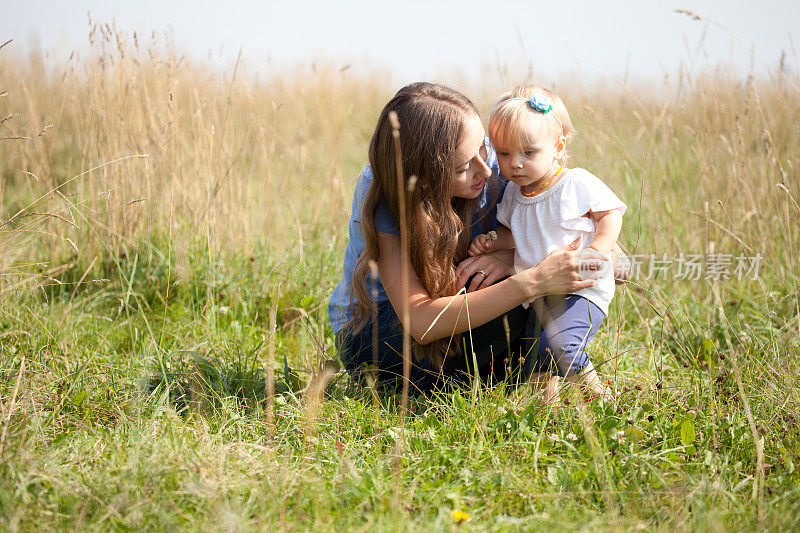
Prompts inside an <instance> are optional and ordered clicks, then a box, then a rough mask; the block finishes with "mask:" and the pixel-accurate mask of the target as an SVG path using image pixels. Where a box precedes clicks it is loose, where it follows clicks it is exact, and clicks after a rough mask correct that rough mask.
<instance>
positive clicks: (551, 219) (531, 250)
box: [497, 168, 627, 316]
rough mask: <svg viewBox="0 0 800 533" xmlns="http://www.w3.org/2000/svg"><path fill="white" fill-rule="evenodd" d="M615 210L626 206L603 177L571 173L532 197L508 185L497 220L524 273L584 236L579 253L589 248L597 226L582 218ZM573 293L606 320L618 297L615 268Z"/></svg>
mask: <svg viewBox="0 0 800 533" xmlns="http://www.w3.org/2000/svg"><path fill="white" fill-rule="evenodd" d="M612 209H619V210H620V213H622V214H624V213H625V210H626V209H627V206H626V205H625V204H624V203H622V200H620V199H619V198H617V195H615V194H614V193H613V192H612V191H611V189H609V188H608V187H607V186H606V184H605V183H603V182H602V181H601V180H600V178H598V177H597V176H595V175H594V174H592V173H590V172H588V171H586V170H584V169H582V168H572V169H568V170H566V171H565V172H564V174H563V175H562V176H561V179H560V180H559V181H558V182H557V183H556V184H555V185H553V186H552V187H551V188H550V189H548V190H546V191H545V192H543V193H542V194H539V195H537V196H534V197H532V198H528V197H527V196H525V195H523V194H522V191H520V187H519V185H517V184H515V183H512V182H509V184H508V187H506V190H505V193H504V194H503V200H502V201H501V202H500V204H499V205H498V206H497V220H498V221H499V222H500V223H501V224H503V225H504V226H506V227H507V228H509V229H510V230H511V233H512V235H513V236H514V242H515V243H516V252H515V254H514V268H515V270H516V271H517V272H520V271H522V270H526V269H528V268H530V267H532V266H534V265H536V264H538V263H539V262H540V261H541V260H542V259H544V258H545V256H546V255H547V254H549V253H550V252H552V251H554V250H556V249H558V248H561V247H563V246H566V245H568V244H570V243H571V242H572V241H574V240H575V239H577V238H578V236H579V235H583V243H582V245H581V248H586V247H588V246H589V244H591V242H592V239H594V233H595V222H594V220H592V219H591V218H590V217H589V216H584V215H587V213H589V211H610V210H612ZM574 294H577V295H580V296H583V297H584V298H586V299H587V300H589V301H591V302H592V303H594V304H595V305H597V306H598V307H599V308H600V309H602V310H603V313H605V314H606V316H607V315H608V305H609V303H611V299H612V298H613V297H614V272H613V269H612V268H608V269H606V274H605V275H604V276H603V277H602V278H600V279H598V280H597V283H596V284H595V285H594V287H590V288H588V289H582V290H580V291H578V292H576V293H574Z"/></svg>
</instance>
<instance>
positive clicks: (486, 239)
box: [469, 231, 497, 257]
mask: <svg viewBox="0 0 800 533" xmlns="http://www.w3.org/2000/svg"><path fill="white" fill-rule="evenodd" d="M492 234H494V235H492ZM496 240H497V234H496V233H494V232H493V231H490V232H489V233H483V234H481V235H478V236H477V237H475V238H474V239H472V244H470V245H469V255H470V256H473V257H474V256H476V255H481V254H485V253H488V252H491V251H492V250H494V241H496Z"/></svg>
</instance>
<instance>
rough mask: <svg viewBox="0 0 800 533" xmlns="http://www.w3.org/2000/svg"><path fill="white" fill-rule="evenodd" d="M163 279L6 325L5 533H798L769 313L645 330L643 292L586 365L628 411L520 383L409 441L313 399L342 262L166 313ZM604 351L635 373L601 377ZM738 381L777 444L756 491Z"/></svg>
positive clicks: (57, 299)
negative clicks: (267, 408)
mask: <svg viewBox="0 0 800 533" xmlns="http://www.w3.org/2000/svg"><path fill="white" fill-rule="evenodd" d="M312 252H313V253H312ZM137 257H139V258H138V259H137ZM154 257H160V256H159V254H155V255H153V256H148V254H147V253H146V252H142V253H141V255H137V253H133V252H129V253H128V254H126V257H125V258H124V259H121V258H119V257H118V258H116V260H115V261H112V262H110V264H114V265H115V266H114V267H113V268H111V267H108V268H109V273H108V275H109V276H110V277H109V279H110V281H109V282H107V283H105V284H102V285H99V284H92V285H90V286H88V287H85V288H82V289H80V290H79V291H77V293H76V296H75V298H73V299H72V303H71V304H69V300H70V294H71V290H70V289H69V288H68V286H66V285H56V286H50V287H47V289H46V291H45V292H46V296H45V294H42V293H41V291H39V292H36V291H32V292H30V293H29V294H27V295H26V294H20V293H18V294H16V296H17V297H16V298H14V299H13V300H12V299H9V300H8V301H9V302H10V303H11V305H6V306H4V308H3V310H2V318H0V327H1V328H2V329H0V331H2V335H3V337H2V348H0V354H1V355H2V381H1V382H0V391H2V397H3V399H4V402H3V407H4V409H3V413H4V415H6V416H8V417H9V420H8V423H4V424H3V428H4V429H6V430H7V433H6V435H5V440H4V443H3V449H2V452H1V453H2V454H3V459H4V460H3V463H2V465H0V484H1V485H0V516H2V517H3V518H2V519H0V520H2V524H3V527H5V528H11V529H17V528H21V529H38V528H40V527H46V528H57V529H62V528H68V529H73V528H84V527H88V528H90V529H108V528H112V529H128V528H140V527H148V528H155V529H167V528H172V527H180V528H184V529H207V528H212V529H236V528H242V529H264V528H269V529H276V528H278V529H280V528H283V529H290V530H294V529H297V530H304V529H309V528H322V529H324V530H333V529H339V530H341V529H343V528H344V529H348V530H349V529H358V528H360V527H374V528H378V529H388V530H416V529H433V530H450V529H454V528H457V527H459V526H457V525H456V524H455V522H454V520H453V517H452V514H451V513H452V511H453V510H462V511H465V512H467V513H469V514H470V515H471V517H472V518H471V521H470V522H469V523H468V524H467V526H466V527H469V528H473V529H478V530H516V529H518V528H520V527H524V528H526V529H533V530H536V529H543V530H544V529H551V528H553V527H568V528H592V529H604V530H605V529H610V530H618V529H628V528H634V529H635V528H639V527H646V528H648V529H651V528H655V529H675V528H677V529H699V530H729V529H751V528H758V527H761V528H769V529H778V530H780V529H791V528H792V527H793V525H794V526H796V525H798V520H800V518H799V516H800V515H799V513H800V498H799V496H800V494H798V488H797V487H798V482H800V472H798V470H797V465H798V463H800V430H798V424H797V420H796V418H795V416H796V415H795V414H794V413H795V410H794V406H796V404H797V403H796V402H797V400H798V398H797V380H796V378H795V376H796V375H797V367H798V361H797V357H796V354H797V353H798V351H797V348H798V345H797V338H796V336H792V337H791V338H786V336H785V333H784V332H783V331H782V329H781V326H780V324H778V323H777V322H778V320H776V318H777V317H776V316H772V315H771V314H770V308H771V300H770V299H767V298H761V299H759V298H758V297H756V296H753V297H751V298H749V299H747V300H744V301H740V302H739V303H736V304H734V303H733V302H729V303H728V304H724V305H723V306H722V308H721V310H714V309H713V307H712V306H709V305H705V306H704V305H692V304H691V303H689V304H688V305H685V304H684V305H683V306H682V305H681V302H680V301H673V302H671V305H670V306H669V307H667V305H666V303H667V301H663V302H662V305H663V307H662V309H665V310H666V309H669V312H662V311H659V310H658V309H657V308H656V307H655V306H654V305H653V306H648V307H645V308H643V313H645V322H646V324H647V327H646V328H645V327H644V326H643V325H642V321H641V319H639V317H638V316H636V311H635V307H636V305H639V306H644V305H645V304H646V297H645V296H642V295H638V294H637V292H636V291H628V292H627V293H626V294H625V299H626V300H627V302H626V303H622V302H621V300H622V299H623V298H622V297H618V299H617V301H616V302H617V303H616V304H615V306H614V309H613V312H612V315H611V317H610V318H609V321H608V325H607V326H606V327H605V328H604V329H603V331H602V332H601V334H600V335H599V336H598V339H597V340H596V342H595V347H594V350H595V360H596V362H598V363H600V366H601V368H602V373H603V375H604V376H606V377H610V378H613V379H614V386H615V387H616V389H617V393H618V396H617V397H618V401H617V404H616V405H610V404H609V405H599V404H597V403H595V404H591V405H589V406H584V405H583V404H582V403H580V402H578V401H576V399H575V398H572V401H570V402H569V404H564V405H560V406H558V407H547V406H545V405H543V404H542V403H541V401H540V399H539V398H537V397H534V396H532V395H531V394H530V392H529V391H528V390H527V388H525V387H522V388H516V387H514V386H512V384H507V386H506V385H500V386H498V387H495V388H491V389H485V388H479V389H477V391H473V390H471V389H469V388H467V389H465V390H462V391H459V392H455V393H453V392H451V393H447V394H443V395H440V396H437V397H435V398H433V399H432V400H430V401H422V400H420V401H416V402H415V403H414V409H415V412H416V414H415V416H413V417H412V418H411V419H409V420H407V421H406V422H403V421H402V420H401V419H400V416H399V414H398V410H397V408H396V403H397V398H395V397H393V396H391V395H387V394H383V395H381V396H379V403H378V404H375V403H374V400H373V398H372V396H371V395H370V393H369V392H368V391H366V390H364V389H363V388H360V387H359V386H357V385H356V384H354V383H351V381H350V380H349V378H348V377H347V376H346V374H344V373H339V374H337V375H336V376H335V377H334V379H333V381H332V383H331V384H330V385H329V386H328V389H327V391H326V394H325V397H324V401H323V407H322V411H321V412H320V413H317V414H316V415H313V410H312V409H310V408H309V405H308V401H309V400H308V399H307V397H306V395H304V394H303V393H302V392H301V391H300V390H299V389H300V387H302V386H303V385H305V384H306V383H307V382H309V381H311V380H313V376H314V375H315V373H316V372H317V370H318V368H319V365H320V364H322V363H324V361H325V360H326V359H329V358H333V357H334V355H335V354H334V351H333V349H332V347H331V335H330V331H329V329H328V326H327V325H326V323H325V320H324V317H323V316H322V314H323V313H324V306H321V304H324V302H325V298H326V296H327V292H328V291H327V289H326V287H330V286H331V284H332V283H333V282H334V281H335V278H336V274H337V263H338V261H337V260H336V258H335V257H333V256H332V255H331V254H330V253H329V251H328V250H327V249H325V248H324V247H320V246H317V247H315V248H314V249H313V250H312V251H309V250H308V249H307V250H306V261H307V262H306V263H305V264H300V265H299V266H298V268H296V269H294V271H293V272H292V274H291V275H287V277H286V281H287V285H282V286H281V287H282V289H283V292H282V293H281V298H280V299H276V300H275V301H271V300H270V298H271V296H270V293H267V294H261V292H262V291H261V289H262V288H263V280H262V279H261V278H260V274H261V272H263V270H262V269H261V268H251V267H250V266H249V265H250V264H251V262H250V261H249V259H248V258H236V257H228V258H226V259H225V260H224V261H223V260H222V259H220V260H219V261H217V262H215V264H214V266H213V288H210V286H211V285H212V284H211V283H209V280H208V279H204V278H203V276H202V275H198V277H197V278H196V279H194V280H193V281H192V283H191V284H188V283H186V284H184V283H181V284H179V285H178V286H177V287H176V289H175V290H174V291H172V292H171V295H170V298H169V299H168V300H167V301H164V300H163V298H159V297H158V295H159V294H164V292H165V291H164V286H163V284H164V283H165V279H164V277H163V276H162V275H160V274H159V272H161V270H163V264H160V263H159V262H158V261H157V260H155V259H154ZM237 259H238V260H237ZM268 262H269V261H268V259H267V258H264V257H260V258H258V259H256V260H255V261H253V262H252V263H261V264H264V263H268ZM310 265H322V266H321V267H320V266H316V267H311V266H310ZM320 268H321V272H320V270H319V269H320ZM267 270H269V269H267ZM112 271H113V273H112ZM199 271H203V272H208V270H207V269H202V268H201V269H199ZM277 272H278V270H276V271H275V274H276V275H277ZM320 275H321V277H322V283H320V281H319V276H320ZM278 277H280V276H278ZM279 283H283V279H281V280H280V282H279ZM309 287H312V288H309ZM209 291H210V296H209ZM273 294H274V293H273ZM120 300H121V301H123V302H124V301H125V300H127V302H128V303H127V304H125V305H122V306H121V305H120V303H119V302H120ZM261 300H264V301H261ZM659 300H667V299H666V297H662V298H660V299H659V298H655V297H653V298H652V302H651V303H653V302H657V301H659ZM272 305H276V306H277V307H278V310H279V313H278V326H279V327H278V329H277V332H276V351H277V356H276V363H277V367H278V368H277V369H276V375H277V378H278V379H277V382H278V383H277V392H278V397H277V401H276V411H275V414H276V418H275V420H276V423H275V429H274V437H272V438H270V437H268V435H269V434H270V433H271V432H270V430H269V427H268V424H267V420H266V416H265V413H264V408H263V407H264V405H263V399H264V388H263V387H264V382H263V369H264V368H265V365H266V363H265V357H266V356H265V353H266V346H267V344H268V339H267V335H268V331H269V326H268V318H267V315H268V312H266V311H265V309H269V307H270V306H272ZM715 312H716V313H726V316H728V315H729V316H730V320H731V322H732V323H731V324H728V323H727V322H726V321H721V320H719V319H718V318H719V317H718V316H715ZM745 323H747V324H750V325H751V328H750V329H748V330H747V331H750V333H749V335H748V336H747V337H745V336H740V335H739V334H738V331H739V329H740V328H742V327H744V324H745ZM320 324H322V327H321V328H320ZM688 324H692V327H691V328H690V327H688ZM618 330H619V331H618ZM648 332H649V333H648ZM650 336H651V337H652V340H648V339H649V338H650ZM726 338H729V339H730V343H731V344H730V346H728V345H727V344H726V341H725V339H726ZM613 345H618V346H619V348H618V351H619V353H621V354H623V355H621V356H620V357H619V358H615V359H613V360H609V361H606V362H603V359H604V356H603V354H604V353H606V349H607V347H610V346H613ZM23 356H24V357H25V363H24V371H22V373H20V368H21V361H22V357H23ZM284 358H286V361H287V366H288V369H285V368H284V364H283V362H282V361H283V360H284ZM734 365H735V366H734ZM735 367H738V368H739V372H740V375H741V379H742V383H743V386H744V391H745V395H744V398H746V399H747V401H748V405H749V408H750V409H751V410H752V413H753V417H754V422H755V429H756V432H757V434H758V435H759V438H763V439H764V450H765V452H764V479H763V484H762V482H761V481H760V478H759V476H760V474H759V471H760V469H759V465H758V464H757V461H758V458H757V454H756V446H755V442H754V434H753V431H752V429H751V427H750V425H749V423H748V420H747V416H746V414H745V407H744V404H743V401H742V395H741V394H740V392H739V389H738V385H737V383H736V371H735V370H734V368H735ZM18 377H19V378H20V380H21V381H20V387H19V391H18V392H17V394H16V395H14V394H13V392H14V388H15V383H16V380H17V378H18ZM12 396H13V397H14V399H15V402H16V403H15V404H14V405H13V408H11V403H10V400H11V397H12ZM567 397H568V398H569V395H567ZM310 413H312V414H310ZM4 420H5V419H4ZM620 437H621V438H620ZM759 487H761V488H762V493H761V494H759V492H758V488H759ZM759 501H760V502H761V508H762V516H761V519H760V520H759V518H758V508H759Z"/></svg>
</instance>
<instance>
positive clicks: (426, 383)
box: [336, 302, 528, 395]
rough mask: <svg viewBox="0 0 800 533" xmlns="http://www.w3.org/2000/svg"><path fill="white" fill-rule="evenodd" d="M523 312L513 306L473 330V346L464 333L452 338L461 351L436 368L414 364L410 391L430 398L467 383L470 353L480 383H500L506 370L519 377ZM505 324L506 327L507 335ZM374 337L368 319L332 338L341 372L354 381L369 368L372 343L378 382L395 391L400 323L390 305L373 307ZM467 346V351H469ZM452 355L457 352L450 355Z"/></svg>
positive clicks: (400, 368) (426, 363) (399, 367)
mask: <svg viewBox="0 0 800 533" xmlns="http://www.w3.org/2000/svg"><path fill="white" fill-rule="evenodd" d="M527 318H528V310H526V309H523V308H522V307H516V308H514V309H512V310H511V311H509V312H507V313H505V314H503V315H501V316H499V317H497V318H495V319H493V320H491V321H490V322H487V323H486V324H484V325H482V326H478V327H476V328H474V329H472V335H471V338H472V343H473V344H472V345H471V344H470V335H469V333H468V332H466V333H463V334H461V335H456V336H454V337H453V340H452V342H453V343H456V342H457V343H460V345H461V350H454V349H453V348H452V347H451V349H450V350H449V353H450V354H453V355H449V356H448V357H446V358H445V361H444V365H443V366H442V368H441V369H439V368H437V366H436V365H435V364H434V363H432V362H431V361H428V360H423V361H413V363H412V367H411V391H412V392H413V393H415V394H425V395H429V394H430V393H431V392H433V391H434V390H437V389H440V388H442V387H443V386H444V385H445V384H447V383H448V382H455V383H458V382H461V383H464V382H467V381H468V380H469V378H470V376H473V375H474V373H475V371H474V365H473V360H472V352H473V351H474V352H475V359H476V361H477V365H478V374H479V376H480V377H481V378H482V379H483V380H485V381H502V380H503V379H505V378H506V377H507V376H506V374H507V369H508V367H510V368H512V369H516V371H517V372H519V357H520V354H521V353H522V352H523V350H524V349H525V338H524V337H525V335H524V332H525V324H526V322H527ZM504 319H505V320H507V322H508V335H507V334H506V326H505V324H504ZM377 322H378V335H377V338H376V339H373V331H372V330H373V328H372V319H371V318H370V321H369V322H368V323H367V325H366V326H364V328H362V329H361V330H360V331H357V332H345V331H340V332H338V333H337V334H336V347H337V349H338V351H339V358H340V359H341V360H342V363H343V364H344V367H345V368H346V369H347V371H348V372H349V373H350V374H351V375H353V376H356V377H358V376H360V375H361V373H363V372H364V371H365V370H367V369H369V368H371V367H372V363H373V346H374V345H375V344H377V346H378V355H377V369H378V381H379V383H383V384H386V385H389V386H390V387H399V386H400V385H401V384H402V377H403V333H402V328H401V326H400V321H399V319H398V318H397V314H395V312H394V309H393V308H392V306H391V304H390V303H388V302H386V303H384V304H382V305H379V306H378V321H377ZM471 347H472V349H470V348H471ZM454 352H456V353H455V354H454Z"/></svg>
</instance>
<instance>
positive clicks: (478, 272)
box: [475, 270, 486, 278]
mask: <svg viewBox="0 0 800 533" xmlns="http://www.w3.org/2000/svg"><path fill="white" fill-rule="evenodd" d="M475 273H476V274H480V275H481V276H483V277H484V278H485V277H486V272H484V271H483V270H478V271H477V272H475Z"/></svg>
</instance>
